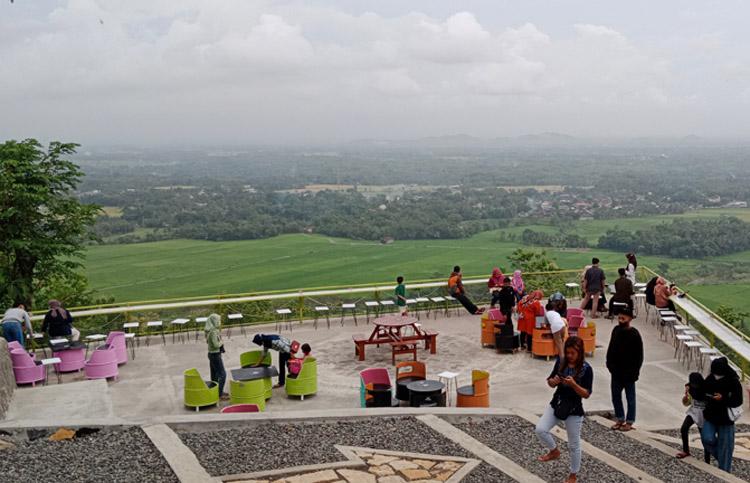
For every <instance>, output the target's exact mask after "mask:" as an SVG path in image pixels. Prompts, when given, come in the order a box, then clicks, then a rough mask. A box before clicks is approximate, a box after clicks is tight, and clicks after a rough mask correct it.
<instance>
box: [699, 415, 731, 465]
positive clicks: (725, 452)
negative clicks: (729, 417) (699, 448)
mask: <svg viewBox="0 0 750 483" xmlns="http://www.w3.org/2000/svg"><path fill="white" fill-rule="evenodd" d="M701 442H702V443H703V449H704V451H705V452H706V454H710V455H711V456H713V457H714V458H716V461H717V463H719V469H721V470H724V471H726V472H727V473H731V472H732V454H733V453H734V424H724V425H721V426H719V425H716V424H714V423H712V422H710V421H703V429H701Z"/></svg>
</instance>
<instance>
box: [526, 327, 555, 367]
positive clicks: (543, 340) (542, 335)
mask: <svg viewBox="0 0 750 483" xmlns="http://www.w3.org/2000/svg"><path fill="white" fill-rule="evenodd" d="M531 355H532V356H537V357H546V358H547V360H549V358H550V357H555V356H556V355H557V348H556V347H555V341H554V340H553V339H552V334H551V333H550V331H549V329H534V332H533V333H532V335H531Z"/></svg>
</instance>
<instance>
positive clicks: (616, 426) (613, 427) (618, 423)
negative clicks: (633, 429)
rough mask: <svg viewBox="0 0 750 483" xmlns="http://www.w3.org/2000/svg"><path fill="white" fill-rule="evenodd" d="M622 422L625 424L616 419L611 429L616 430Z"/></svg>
mask: <svg viewBox="0 0 750 483" xmlns="http://www.w3.org/2000/svg"><path fill="white" fill-rule="evenodd" d="M623 424H625V423H621V422H620V421H618V422H617V423H615V424H614V425H612V428H611V429H612V430H614V431H617V430H618V429H620V428H621V427H622V425H623Z"/></svg>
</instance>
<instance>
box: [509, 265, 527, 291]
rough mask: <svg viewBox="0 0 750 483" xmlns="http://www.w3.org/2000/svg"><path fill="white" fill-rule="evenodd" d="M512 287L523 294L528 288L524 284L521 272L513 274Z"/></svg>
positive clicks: (517, 271)
mask: <svg viewBox="0 0 750 483" xmlns="http://www.w3.org/2000/svg"><path fill="white" fill-rule="evenodd" d="M510 286H511V287H513V289H514V290H515V291H516V292H518V293H523V292H524V290H525V289H526V286H525V285H524V283H523V279H522V278H521V271H520V270H516V271H515V272H513V280H511V282H510Z"/></svg>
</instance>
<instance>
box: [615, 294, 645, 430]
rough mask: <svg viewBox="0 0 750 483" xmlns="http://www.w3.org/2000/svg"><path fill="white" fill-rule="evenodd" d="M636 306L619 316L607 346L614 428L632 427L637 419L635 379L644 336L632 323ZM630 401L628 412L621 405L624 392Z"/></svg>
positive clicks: (639, 365)
mask: <svg viewBox="0 0 750 483" xmlns="http://www.w3.org/2000/svg"><path fill="white" fill-rule="evenodd" d="M632 320H633V310H632V309H630V308H627V309H623V310H622V311H621V312H620V313H619V314H618V316H617V322H618V324H617V327H615V328H614V329H612V335H611V336H610V339H609V347H607V369H608V370H609V373H610V374H611V375H612V383H611V389H612V406H614V410H615V418H616V419H617V422H616V423H615V425H614V426H612V429H615V430H618V429H619V430H620V431H630V430H631V429H633V423H635V407H636V403H635V400H636V396H635V383H636V381H637V380H638V376H639V375H640V372H641V366H642V365H643V340H642V339H641V334H640V333H639V332H638V329H636V328H635V327H632V326H631V325H630V322H631V321H632ZM623 391H625V399H626V401H627V404H628V412H627V415H626V414H625V410H624V408H623V405H622V392H623Z"/></svg>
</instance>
